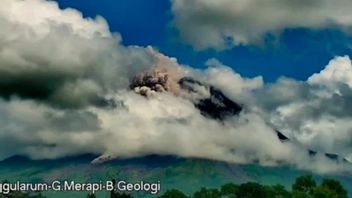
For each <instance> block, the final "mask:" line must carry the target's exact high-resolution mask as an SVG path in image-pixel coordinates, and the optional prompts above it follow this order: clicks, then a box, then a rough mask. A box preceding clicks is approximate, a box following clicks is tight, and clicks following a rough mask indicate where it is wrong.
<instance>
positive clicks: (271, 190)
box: [159, 176, 348, 198]
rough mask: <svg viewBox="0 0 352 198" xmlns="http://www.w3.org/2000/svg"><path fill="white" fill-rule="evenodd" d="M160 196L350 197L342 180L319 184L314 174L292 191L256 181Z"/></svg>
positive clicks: (172, 197)
mask: <svg viewBox="0 0 352 198" xmlns="http://www.w3.org/2000/svg"><path fill="white" fill-rule="evenodd" d="M159 198H348V196H347V191H346V190H345V189H344V188H343V186H342V185H341V183H340V182H338V181H336V180H333V179H324V180H323V181H322V183H321V184H320V185H317V183H316V181H315V180H314V179H313V177H312V176H301V177H298V178H297V179H296V182H295V183H294V184H293V185H292V192H290V191H288V190H286V189H285V187H284V186H282V185H274V186H266V185H261V184H259V183H256V182H248V183H244V184H241V185H236V184H225V185H223V186H221V188H220V189H206V188H202V189H200V190H199V191H197V192H195V193H194V194H193V195H186V194H184V193H182V192H181V191H178V190H168V191H167V192H165V193H164V194H163V195H162V196H160V197H159Z"/></svg>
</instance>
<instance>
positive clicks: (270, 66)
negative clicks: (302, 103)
mask: <svg viewBox="0 0 352 198" xmlns="http://www.w3.org/2000/svg"><path fill="white" fill-rule="evenodd" d="M57 1H58V2H59V5H60V7H61V8H66V7H72V8H76V9H78V10H80V11H81V12H82V13H83V15H84V16H85V17H95V16H96V15H101V16H103V17H104V18H105V19H106V20H107V21H108V23H109V26H110V29H111V31H113V32H119V33H120V34H121V35H122V38H123V43H124V44H125V45H141V46H147V45H152V46H154V47H156V48H157V49H159V50H160V51H161V52H162V53H164V54H167V55H168V56H173V57H176V58H177V59H178V61H179V62H180V63H182V64H189V65H191V66H193V67H198V68H203V67H204V63H205V62H206V60H208V59H210V58H217V59H218V60H220V61H221V62H223V63H224V64H226V65H228V66H230V67H232V68H233V69H234V70H235V71H237V72H239V73H240V74H241V75H243V76H247V77H253V76H257V75H261V76H263V77H264V80H265V81H266V82H273V81H275V80H276V79H277V78H278V77H280V76H287V77H291V78H295V79H298V80H305V79H306V78H307V77H309V76H310V75H311V74H313V73H315V72H318V71H320V70H321V69H323V68H324V67H325V65H326V64H327V63H328V61H329V60H331V59H332V58H333V57H334V56H337V55H352V53H351V50H350V47H351V41H352V39H351V37H350V36H347V35H345V34H344V33H342V32H341V31H339V30H338V29H334V28H330V29H323V30H311V29H302V28H301V29H286V30H284V32H283V33H282V34H281V36H280V38H277V41H276V42H275V43H271V44H270V43H269V44H267V45H265V46H237V47H234V48H232V49H230V50H225V51H216V50H211V49H208V50H202V51H197V50H194V49H193V48H192V47H191V46H190V45H188V44H185V43H184V42H183V41H182V40H181V39H180V37H179V36H178V31H177V30H176V28H175V27H173V25H172V20H173V16H172V13H171V2H170V1H162V0H148V1H145V0H129V1H116V0H99V1H98V0H74V1H72V0H57Z"/></svg>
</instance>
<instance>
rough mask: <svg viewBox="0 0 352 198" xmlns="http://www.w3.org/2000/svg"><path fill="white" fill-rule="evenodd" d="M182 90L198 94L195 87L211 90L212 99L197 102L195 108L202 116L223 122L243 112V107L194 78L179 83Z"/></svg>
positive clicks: (183, 79)
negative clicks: (228, 117)
mask: <svg viewBox="0 0 352 198" xmlns="http://www.w3.org/2000/svg"><path fill="white" fill-rule="evenodd" d="M179 84H180V86H181V88H182V89H186V90H188V91H190V92H197V90H196V89H195V88H194V86H193V85H196V86H203V87H208V88H209V93H210V97H208V98H202V99H199V100H198V101H196V103H195V106H196V107H197V108H198V109H199V110H200V112H201V113H202V115H204V116H206V117H210V118H214V119H219V120H223V119H224V118H226V117H227V116H232V115H237V114H239V113H240V112H241V111H242V107H241V106H240V105H239V104H237V103H235V102H234V101H232V100H230V99H229V98H228V97H226V96H225V95H224V94H223V93H222V92H221V91H220V90H218V89H216V88H215V87H213V86H209V85H204V84H203V83H201V82H199V81H196V80H194V79H192V78H189V77H186V78H182V79H181V80H180V81H179Z"/></svg>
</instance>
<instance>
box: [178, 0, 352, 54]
mask: <svg viewBox="0 0 352 198" xmlns="http://www.w3.org/2000/svg"><path fill="white" fill-rule="evenodd" d="M351 6H352V2H351V1H349V0H337V1H330V0H217V1H212V0H172V12H173V14H174V17H175V19H174V23H175V25H176V27H177V28H178V29H179V30H180V34H181V36H182V38H183V39H184V40H185V41H186V42H187V43H189V44H191V45H193V46H194V47H195V48H198V49H206V48H210V47H212V48H216V49H224V48H227V47H232V46H234V45H239V44H244V45H246V44H254V43H258V42H261V41H262V40H263V37H264V36H265V34H266V33H272V34H277V33H280V32H281V31H283V30H284V29H286V28H300V27H303V28H312V29H320V28H327V27H332V26H338V27H341V28H342V29H348V28H349V27H351V25H352V14H351V12H350V7H351Z"/></svg>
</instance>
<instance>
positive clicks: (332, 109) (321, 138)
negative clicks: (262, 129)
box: [257, 56, 352, 156]
mask: <svg viewBox="0 0 352 198" xmlns="http://www.w3.org/2000/svg"><path fill="white" fill-rule="evenodd" d="M351 77H352V65H351V60H350V58H349V57H347V56H344V57H336V58H334V59H333V60H331V61H330V62H329V64H328V65H327V66H326V68H325V69H324V70H322V71H321V72H320V73H317V74H313V75H312V76H311V77H309V78H308V80H307V81H306V82H303V81H296V80H293V79H287V78H282V79H280V80H279V81H278V82H277V83H275V84H271V85H267V86H266V87H265V88H264V89H263V90H261V91H260V92H259V94H258V96H257V99H258V100H257V101H258V104H261V106H262V108H263V109H265V110H266V112H269V114H270V115H269V116H268V117H270V120H271V122H272V123H273V124H274V125H275V126H276V127H277V128H278V129H279V130H281V131H282V132H284V133H285V134H286V135H288V136H289V137H291V138H292V139H295V140H296V141H297V142H300V143H302V144H303V145H304V146H306V147H310V148H312V149H315V150H319V151H322V152H327V153H337V154H340V155H342V156H349V155H350V154H351V153H352V147H351V137H352V125H351V118H352V114H351V112H350V109H351V108H352V106H351V105H352V103H351V99H352V98H351V96H352V94H351V93H352V92H351V91H352V90H351V89H352V87H351V84H350V79H351Z"/></svg>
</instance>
